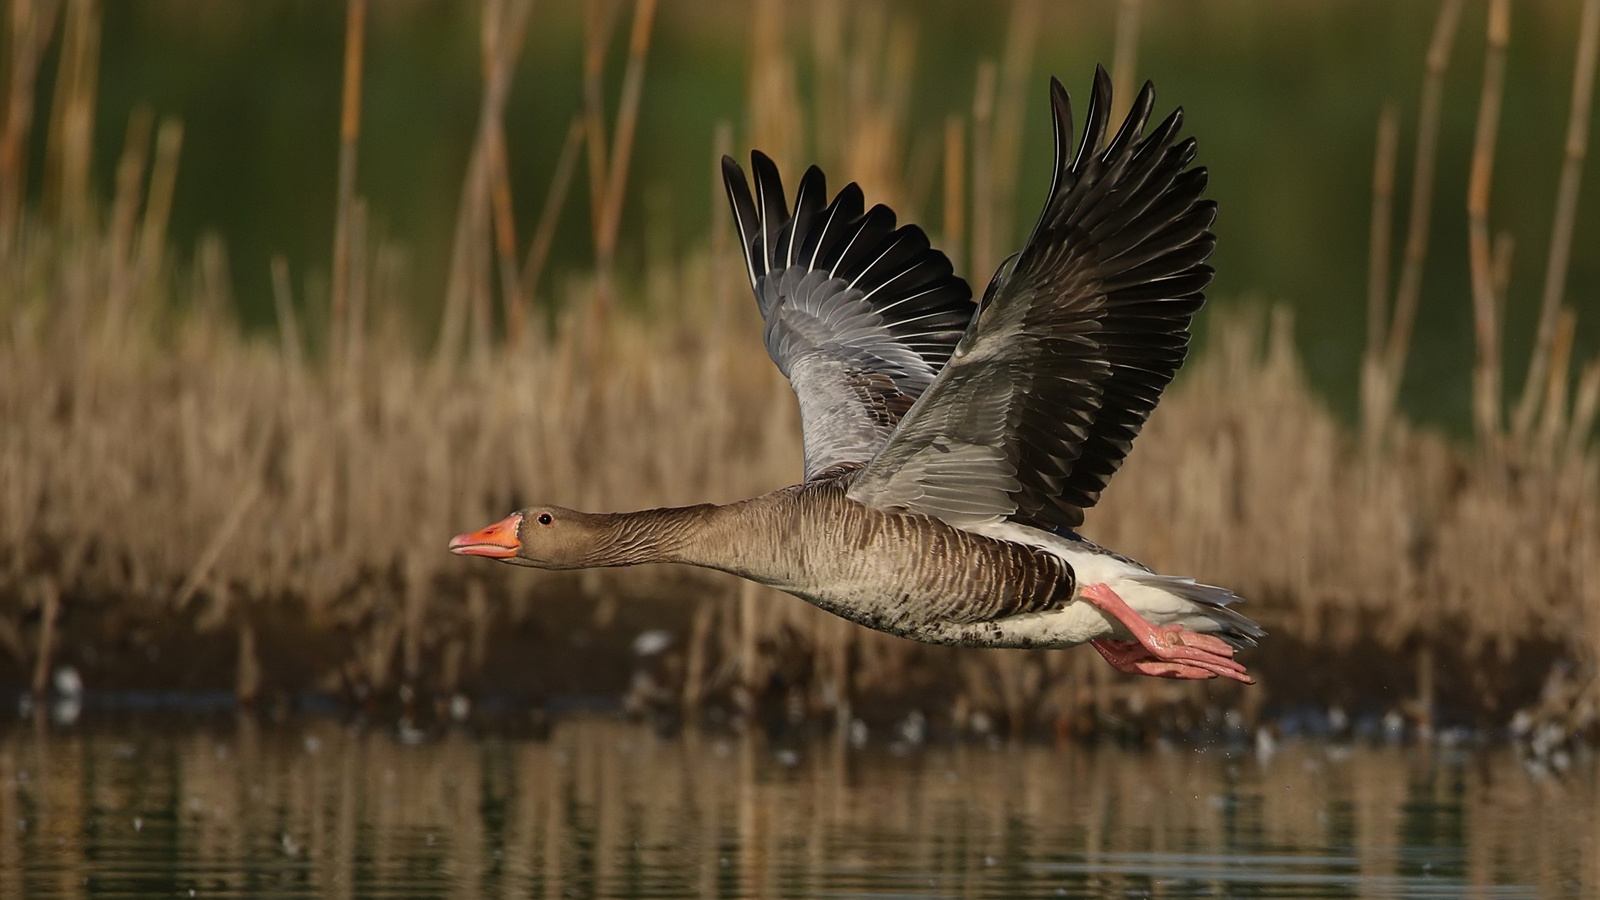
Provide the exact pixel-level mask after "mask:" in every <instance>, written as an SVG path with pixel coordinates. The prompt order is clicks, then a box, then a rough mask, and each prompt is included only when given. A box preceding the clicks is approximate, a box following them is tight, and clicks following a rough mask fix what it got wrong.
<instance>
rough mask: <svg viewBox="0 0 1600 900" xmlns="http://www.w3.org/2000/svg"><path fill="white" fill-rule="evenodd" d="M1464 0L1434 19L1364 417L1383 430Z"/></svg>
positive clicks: (1406, 340)
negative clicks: (1402, 233)
mask: <svg viewBox="0 0 1600 900" xmlns="http://www.w3.org/2000/svg"><path fill="white" fill-rule="evenodd" d="M1461 7H1462V0H1443V2H1442V3H1440V5H1439V16H1438V18H1437V19H1436V20H1435V22H1434V26H1433V37H1432V39H1431V40H1430V41H1429V43H1428V55H1427V63H1426V67H1425V72H1424V75H1423V80H1422V101H1421V103H1420V104H1419V106H1418V109H1417V147H1416V158H1415V160H1414V162H1413V168H1412V173H1411V198H1410V206H1409V212H1408V213H1407V220H1406V243H1405V250H1404V255H1403V262H1402V265H1401V268H1400V282H1399V284H1398V285H1397V286H1396V288H1395V295H1394V318H1393V321H1392V323H1391V324H1390V326H1389V328H1388V329H1387V331H1388V342H1387V346H1386V347H1385V348H1384V352H1383V358H1382V364H1381V365H1380V366H1376V367H1374V368H1375V369H1376V370H1377V371H1378V372H1379V373H1380V374H1379V376H1378V378H1377V379H1375V381H1374V383H1375V384H1376V385H1377V388H1376V390H1375V391H1374V394H1373V399H1372V401H1371V404H1370V406H1369V410H1368V411H1366V412H1365V413H1364V414H1363V417H1362V418H1363V420H1364V421H1372V422H1375V423H1376V425H1375V426H1374V430H1375V431H1376V432H1379V433H1381V432H1382V431H1383V429H1384V428H1385V427H1386V426H1387V422H1388V420H1389V418H1390V417H1391V416H1392V415H1393V409H1394V403H1395V397H1396V395H1397V394H1398V393H1399V390H1400V382H1401V380H1402V379H1403V377H1404V374H1405V368H1406V357H1407V355H1408V354H1409V353H1410V351H1411V332H1412V329H1413V327H1414V326H1415V325H1416V320H1417V305H1418V304H1419V303H1420V302H1421V300H1422V271H1423V263H1424V262H1426V261H1427V257H1428V236H1429V233H1430V232H1429V227H1428V226H1429V222H1430V221H1431V219H1432V213H1433V182H1434V169H1435V164H1436V159H1437V156H1438V147H1439V115H1440V110H1441V108H1442V106H1443V99H1444V76H1445V72H1446V70H1447V69H1449V67H1450V54H1451V50H1452V49H1453V48H1454V46H1455V41H1456V34H1457V32H1458V31H1459V30H1460V25H1461Z"/></svg>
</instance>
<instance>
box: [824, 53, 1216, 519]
mask: <svg viewBox="0 0 1600 900" xmlns="http://www.w3.org/2000/svg"><path fill="white" fill-rule="evenodd" d="M1154 96H1155V92H1154V88H1153V87H1152V86H1151V85H1150V84H1148V83H1146V84H1145V86H1144V89H1143V90H1142V91H1140V92H1139V96H1138V98H1137V99H1136V100H1135V101H1134V104H1133V109H1132V111H1131V112H1130V113H1129V114H1128V118H1127V121H1126V122H1124V123H1123V125H1122V128H1121V129H1120V130H1119V131H1118V132H1117V134H1116V136H1115V137H1113V138H1112V139H1111V141H1110V143H1109V145H1105V146H1104V147H1103V148H1102V142H1103V141H1104V140H1105V136H1106V133H1107V117H1108V110H1109V108H1110V105H1111V80H1110V78H1109V77H1108V76H1107V75H1106V73H1105V70H1104V69H1097V70H1096V72H1095V80H1094V91H1093V93H1092V95H1091V97H1090V100H1089V110H1088V117H1087V118H1088V127H1087V130H1086V131H1085V133H1084V136H1083V143H1082V144H1081V145H1080V146H1079V147H1078V152H1077V153H1076V155H1074V154H1073V153H1072V108H1071V103H1070V101H1069V100H1068V98H1067V92H1066V90H1065V89H1063V88H1062V87H1061V83H1060V82H1059V81H1056V80H1055V79H1051V81H1050V99H1051V105H1052V107H1053V112H1054V114H1055V126H1056V127H1055V131H1056V161H1055V175H1054V178H1053V180H1052V183H1051V186H1050V196H1049V199H1048V200H1046V202H1045V207H1044V212H1043V213H1042V214H1041V215H1040V216H1039V222H1038V224H1037V225H1036V226H1034V230H1033V234H1032V236H1030V237H1029V238H1028V243H1027V245H1026V246H1024V247H1023V248H1022V251H1021V252H1020V253H1018V254H1017V255H1016V256H1013V257H1012V258H1011V259H1009V260H1007V261H1006V263H1005V265H1003V266H1001V268H1000V271H999V272H998V273H996V275H995V277H994V280H993V281H992V282H990V284H989V289H988V291H987V292H986V293H985V295H984V299H983V302H982V303H981V304H980V305H979V308H978V315H977V317H976V318H975V319H974V321H973V323H972V327H971V328H970V329H969V330H968V332H967V334H966V335H965V336H964V337H963V338H962V339H961V343H960V345H959V346H957V348H956V351H955V354H954V355H953V356H952V358H951V360H950V363H949V364H948V365H946V366H945V368H944V370H943V371H942V372H941V373H940V374H939V378H938V380H937V381H935V382H934V384H933V386H932V387H930V388H929V389H928V390H927V392H925V393H924V394H923V395H922V397H921V399H920V400H918V402H917V403H916V405H915V406H913V407H912V409H911V411H910V412H909V413H908V414H907V415H906V417H905V419H904V420H903V421H902V422H901V423H900V427H899V428H898V429H897V430H896V431H895V433H894V435H893V436H892V437H891V438H890V440H889V442H888V444H886V445H885V446H884V448H883V450H882V451H881V452H879V453H878V455H877V456H876V457H875V458H874V459H873V460H872V462H871V463H870V464H869V465H868V466H867V467H866V468H865V469H864V470H863V471H862V472H861V474H860V475H859V476H858V477H857V479H856V480H855V483H854V484H853V485H852V486H851V488H850V496H852V497H854V498H856V499H858V500H860V501H862V502H865V503H868V504H870V505H873V506H878V507H883V508H896V509H906V510H910V511H913V512H920V513H924V514H926V515H931V516H936V517H938V518H941V519H944V520H946V521H949V522H951V523H952V524H965V525H971V524H980V523H983V522H992V521H998V520H1000V519H1003V518H1010V519H1013V520H1015V521H1019V522H1022V523H1025V524H1029V525H1034V526H1037V527H1040V528H1046V529H1051V528H1057V527H1062V526H1065V527H1068V528H1073V527H1076V526H1078V525H1079V524H1081V523H1082V522H1083V511H1084V510H1085V509H1087V508H1089V507H1091V506H1093V505H1094V504H1095V502H1096V501H1098V500H1099V499H1100V491H1101V490H1102V489H1103V488H1104V487H1105V486H1106V482H1107V481H1109V480H1110V478H1111V476H1112V474H1113V473H1115V472H1116V471H1117V468H1118V466H1120V465H1121V464H1122V460H1123V457H1125V456H1127V454H1128V449H1129V447H1130V445H1131V444H1132V441H1133V439H1134V437H1135V436H1136V435H1138V433H1139V429H1140V428H1141V427H1142V426H1143V425H1144V421H1145V419H1146V418H1147V417H1148V416H1149V415H1150V411H1151V410H1152V409H1154V408H1155V405H1156V401H1157V400H1159V399H1160V397H1161V391H1162V389H1164V388H1165V387H1166V386H1167V383H1168V382H1170V381H1171V380H1172V376H1173V374H1174V373H1175V372H1177V370H1178V367H1179V366H1180V365H1182V363H1183V358H1184V355H1185V353H1187V351H1188V347H1189V322H1190V319H1191V318H1192V317H1193V316H1194V313H1195V311H1196V310H1198V309H1199V308H1200V304H1201V303H1202V302H1204V299H1205V297H1204V295H1203V294H1202V293H1201V292H1202V291H1203V290H1204V288H1205V287H1206V285H1207V284H1209V283H1210V281H1211V274H1212V272H1211V268H1210V267H1209V266H1207V265H1205V264H1204V260H1205V259H1206V257H1208V256H1210V255H1211V251H1212V248H1213V247H1214V246H1215V244H1216V238H1215V236H1213V235H1212V234H1211V232H1210V230H1209V229H1210V226H1211V223H1212V221H1213V220H1214V219H1215V218H1216V204H1215V203H1213V202H1211V201H1207V200H1201V199H1200V195H1201V193H1202V191H1203V190H1204V189H1205V185H1206V172H1205V169H1203V168H1193V169H1191V168H1188V166H1189V164H1190V163H1191V162H1193V160H1194V155H1195V144H1194V139H1193V138H1189V139H1185V140H1183V141H1178V140H1177V134H1178V129H1179V127H1180V125H1181V124H1182V121H1183V111H1182V110H1181V109H1180V110H1178V111H1176V112H1174V113H1173V114H1172V115H1171V116H1169V117H1168V118H1167V119H1166V120H1165V121H1164V122H1162V123H1161V124H1160V125H1157V126H1156V127H1155V129H1154V130H1153V131H1152V132H1151V133H1150V134H1149V135H1145V134H1144V133H1143V132H1144V127H1145V123H1146V122H1147V121H1148V119H1149V116H1150V108H1151V105H1152V104H1153V102H1154Z"/></svg>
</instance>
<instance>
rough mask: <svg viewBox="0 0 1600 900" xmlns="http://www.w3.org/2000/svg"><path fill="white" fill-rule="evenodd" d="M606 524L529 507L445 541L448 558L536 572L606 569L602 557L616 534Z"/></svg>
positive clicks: (565, 511)
mask: <svg viewBox="0 0 1600 900" xmlns="http://www.w3.org/2000/svg"><path fill="white" fill-rule="evenodd" d="M610 518H611V517H610V516H599V515H594V514H591V513H581V512H578V511H577V510H572V509H563V508H561V507H559V506H530V507H528V508H526V509H519V510H517V511H516V512H514V513H512V514H511V515H509V516H506V517H505V518H504V519H501V520H500V521H498V522H496V523H494V524H493V525H489V526H487V527H485V528H480V529H478V530H477V531H469V532H467V533H466V534H458V535H456V536H455V537H453V538H451V539H450V552H451V553H454V554H457V555H458V556H484V557H488V558H489V559H498V560H500V561H501V562H508V563H511V564H512V565H516V566H533V567H535V568H540V569H582V568H586V567H589V566H597V565H607V564H608V561H607V559H606V556H607V552H606V551H607V548H608V547H611V546H612V545H613V543H614V541H613V538H614V533H615V530H616V529H615V527H614V523H611V522H608V521H606V520H608V519H610Z"/></svg>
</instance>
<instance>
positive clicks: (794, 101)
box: [718, 0, 848, 203]
mask: <svg viewBox="0 0 1600 900" xmlns="http://www.w3.org/2000/svg"><path fill="white" fill-rule="evenodd" d="M786 11H787V10H786V4H785V3H784V0H758V2H756V3H754V4H753V5H752V6H751V9H750V43H749V58H750V68H749V76H748V78H749V82H748V84H749V87H748V89H747V91H746V94H747V97H746V101H745V105H746V115H747V117H748V118H747V121H748V123H749V124H748V126H747V127H748V129H749V133H748V134H747V135H746V136H745V139H746V141H748V143H749V144H750V146H751V147H754V148H757V149H760V150H761V151H762V152H763V153H765V154H767V155H768V156H770V157H772V160H773V162H775V163H776V164H777V165H778V167H779V171H783V172H789V171H794V170H795V169H796V167H798V166H800V165H801V164H802V160H801V156H802V154H803V152H804V150H803V148H804V146H805V141H804V136H803V125H804V122H805V116H804V115H803V114H802V113H801V110H800V101H799V93H798V89H797V87H796V85H795V72H794V69H795V66H794V60H793V59H792V54H791V53H790V52H789V46H788V43H787V41H786V33H787V32H786V28H785V24H786V21H785V20H786V16H785V13H786ZM834 12H836V11H835V10H822V11H819V15H822V16H824V17H826V16H827V15H830V14H832V13H834ZM822 21H826V18H824V19H823V20H819V25H818V27H819V28H820V27H822V26H821V22H822ZM835 27H837V23H836V24H835ZM819 41H820V43H819V44H818V49H819V52H820V51H821V50H822V48H823V47H828V48H831V52H833V53H837V52H838V48H839V43H838V38H837V35H834V36H833V39H832V40H829V39H827V38H823V37H821V35H820V33H819ZM842 69H843V63H842V61H837V60H836V61H835V63H834V65H833V67H830V68H828V69H824V70H819V72H818V77H817V89H818V91H819V95H818V102H819V103H821V102H822V99H823V94H824V93H826V94H828V95H829V96H834V97H836V96H838V95H839V94H840V93H841V92H840V88H839V85H840V84H843V83H846V82H847V76H846V74H845V72H844V71H842ZM827 125H828V127H831V128H832V131H833V134H835V135H839V134H842V132H843V131H844V128H845V126H843V125H842V123H840V122H837V121H829V122H828V123H827ZM823 127H824V125H823V124H822V123H821V122H820V121H819V122H818V124H817V128H818V129H822V128H823ZM846 146H848V144H847V142H844V141H840V142H839V144H838V145H837V147H830V149H842V148H843V147H846ZM839 164H840V165H843V160H842V159H841V160H840V161H839ZM718 202H719V203H726V202H727V201H726V199H725V198H724V199H721V200H719V201H718Z"/></svg>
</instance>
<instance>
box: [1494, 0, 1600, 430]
mask: <svg viewBox="0 0 1600 900" xmlns="http://www.w3.org/2000/svg"><path fill="white" fill-rule="evenodd" d="M1597 57H1600V0H1585V2H1584V4H1583V18H1582V20H1581V22H1580V23H1579V25H1578V55H1577V62H1576V63H1575V64H1574V66H1573V69H1572V107H1571V109H1570V110H1569V111H1568V113H1567V139H1566V143H1565V145H1564V146H1563V152H1562V159H1561V181H1560V184H1559V185H1558V186H1557V187H1556V210H1555V219H1554V221H1553V222H1552V223H1551V225H1550V255H1549V257H1548V259H1547V260H1546V263H1545V273H1544V296H1543V299H1542V301H1541V303H1540V307H1539V326H1538V331H1537V332H1535V336H1534V342H1533V355H1532V356H1531V357H1530V359H1529V361H1528V375H1527V379H1526V380H1525V381H1524V382H1523V385H1522V398H1521V399H1520V400H1519V401H1518V402H1517V408H1516V412H1515V413H1514V415H1513V418H1512V434H1513V435H1514V436H1516V437H1518V438H1521V437H1523V436H1525V435H1526V434H1527V433H1528V429H1529V428H1531V427H1532V426H1533V419H1534V417H1535V416H1536V415H1537V414H1538V406H1539V397H1540V394H1541V391H1542V387H1541V386H1542V385H1543V383H1544V382H1545V372H1546V369H1547V367H1548V366H1549V354H1550V347H1551V342H1552V341H1553V340H1555V336H1556V327H1557V320H1558V319H1559V317H1560V309H1561V304H1562V301H1563V297H1564V295H1565V294H1566V288H1567V269H1568V264H1569V261H1570V259H1571V255H1572V229H1573V225H1574V223H1575V222H1576V221H1577V217H1578V190H1579V187H1580V186H1581V184H1582V182H1583V161H1584V158H1585V156H1586V155H1587V153H1588V149H1589V115H1590V112H1591V111H1592V107H1593V99H1594V72H1595V60H1596V58H1597Z"/></svg>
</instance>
